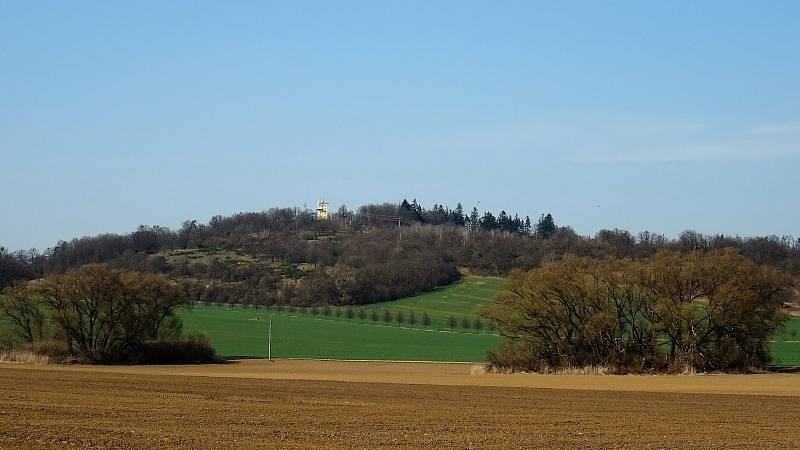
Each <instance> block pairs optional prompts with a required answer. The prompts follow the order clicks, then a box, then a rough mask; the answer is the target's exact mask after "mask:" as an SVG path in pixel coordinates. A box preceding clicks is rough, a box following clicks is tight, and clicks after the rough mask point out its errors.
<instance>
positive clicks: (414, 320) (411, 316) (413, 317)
mask: <svg viewBox="0 0 800 450" xmlns="http://www.w3.org/2000/svg"><path fill="white" fill-rule="evenodd" d="M408 324H409V325H411V326H412V327H413V326H414V325H416V324H417V315H416V314H414V310H411V311H409V312H408Z"/></svg>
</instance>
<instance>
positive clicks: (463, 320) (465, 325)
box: [461, 317, 470, 330]
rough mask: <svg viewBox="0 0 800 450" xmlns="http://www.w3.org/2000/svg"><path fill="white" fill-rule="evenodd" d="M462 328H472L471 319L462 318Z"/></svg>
mask: <svg viewBox="0 0 800 450" xmlns="http://www.w3.org/2000/svg"><path fill="white" fill-rule="evenodd" d="M461 326H462V327H463V328H464V329H465V330H469V327H470V323H469V317H462V318H461Z"/></svg>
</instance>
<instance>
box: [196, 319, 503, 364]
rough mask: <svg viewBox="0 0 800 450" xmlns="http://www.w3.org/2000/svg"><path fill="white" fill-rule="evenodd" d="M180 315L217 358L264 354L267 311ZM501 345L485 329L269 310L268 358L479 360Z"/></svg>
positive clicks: (497, 339) (498, 340)
mask: <svg viewBox="0 0 800 450" xmlns="http://www.w3.org/2000/svg"><path fill="white" fill-rule="evenodd" d="M181 316H182V319H183V322H184V329H186V330H193V331H200V332H202V333H205V334H206V335H208V337H209V339H210V341H211V344H212V345H213V346H214V348H215V349H216V350H217V353H218V354H219V355H220V356H224V357H237V356H238V357H265V356H266V354H267V326H268V321H267V317H268V312H267V311H266V310H261V309H250V308H243V307H234V308H232V309H228V308H224V309H218V308H216V307H213V306H211V307H208V306H206V307H199V308H195V309H192V310H187V311H185V312H183V313H182V315H181ZM331 317H333V316H331ZM499 343H500V338H499V337H498V336H495V335H491V334H484V333H467V332H451V331H437V330H436V329H435V328H434V329H429V330H427V331H426V330H423V329H422V328H420V327H415V328H409V327H398V326H386V325H381V324H377V325H375V324H372V323H371V322H369V321H368V320H365V321H363V322H362V321H360V320H359V319H357V318H354V319H352V320H347V319H344V318H340V319H334V318H330V319H324V318H322V316H321V315H320V316H316V317H314V316H311V315H310V314H307V315H302V314H300V313H288V312H284V313H277V314H276V313H273V314H272V356H273V357H278V358H320V359H385V360H405V361H482V360H484V359H485V356H486V350H488V349H491V348H495V347H497V346H498V345H499Z"/></svg>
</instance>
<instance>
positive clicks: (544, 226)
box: [536, 213, 556, 239]
mask: <svg viewBox="0 0 800 450" xmlns="http://www.w3.org/2000/svg"><path fill="white" fill-rule="evenodd" d="M555 232H556V223H555V221H554V220H553V216H551V215H550V213H547V215H544V214H542V217H540V218H539V223H537V224H536V234H538V235H539V236H541V237H543V238H545V239H547V238H549V237H550V236H552V235H553V233H555Z"/></svg>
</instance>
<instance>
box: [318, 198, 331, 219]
mask: <svg viewBox="0 0 800 450" xmlns="http://www.w3.org/2000/svg"><path fill="white" fill-rule="evenodd" d="M317 220H328V202H326V201H325V200H320V201H318V202H317Z"/></svg>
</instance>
